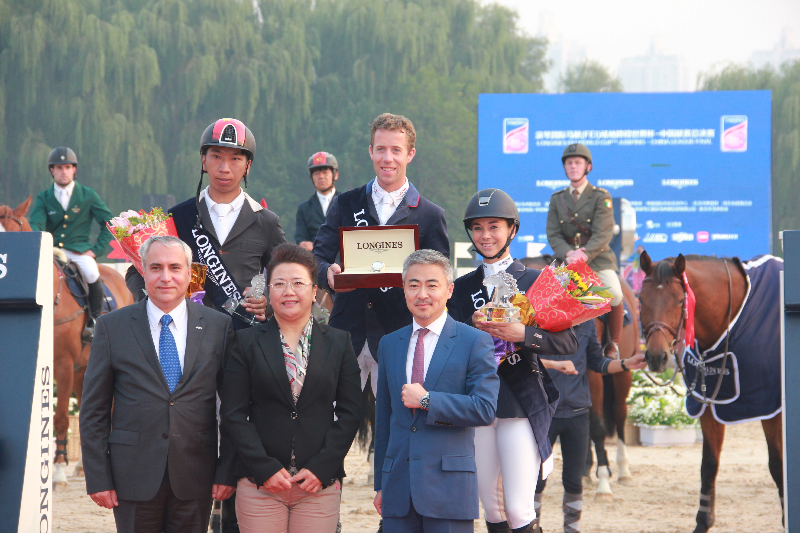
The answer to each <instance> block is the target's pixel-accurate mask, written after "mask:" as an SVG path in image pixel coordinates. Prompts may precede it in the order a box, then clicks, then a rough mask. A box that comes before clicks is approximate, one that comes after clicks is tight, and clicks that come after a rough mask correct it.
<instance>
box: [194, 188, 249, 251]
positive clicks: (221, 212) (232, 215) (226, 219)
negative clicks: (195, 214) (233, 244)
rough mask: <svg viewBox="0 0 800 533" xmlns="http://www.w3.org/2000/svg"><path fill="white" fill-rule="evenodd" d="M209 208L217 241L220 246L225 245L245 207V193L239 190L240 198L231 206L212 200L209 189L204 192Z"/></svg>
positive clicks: (230, 204)
mask: <svg viewBox="0 0 800 533" xmlns="http://www.w3.org/2000/svg"><path fill="white" fill-rule="evenodd" d="M203 193H204V195H205V199H206V205H207V206H208V214H209V215H210V218H211V223H212V224H213V225H214V232H215V233H216V234H217V240H218V241H219V243H220V245H222V244H225V240H226V239H227V238H228V234H229V233H230V232H231V229H232V228H233V225H234V224H235V223H236V219H237V218H238V217H239V213H240V212H241V211H242V206H243V205H244V200H245V195H244V191H243V190H242V189H241V188H239V196H237V197H236V198H235V199H234V200H233V201H232V202H231V203H229V204H218V203H217V202H215V201H214V200H212V199H211V195H210V194H208V187H206V188H205V190H204V191H203Z"/></svg>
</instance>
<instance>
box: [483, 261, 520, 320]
mask: <svg viewBox="0 0 800 533" xmlns="http://www.w3.org/2000/svg"><path fill="white" fill-rule="evenodd" d="M483 284H484V285H486V286H487V287H494V292H493V293H492V301H491V302H489V303H488V304H486V305H484V306H483V307H482V308H481V313H483V314H484V315H486V321H487V322H521V321H522V318H521V317H520V310H519V307H515V306H514V304H512V303H511V298H512V297H513V296H514V295H515V294H517V293H518V292H519V290H518V289H517V280H515V279H514V276H512V275H511V274H509V273H508V272H498V273H497V274H492V275H491V276H488V277H487V278H486V279H484V280H483Z"/></svg>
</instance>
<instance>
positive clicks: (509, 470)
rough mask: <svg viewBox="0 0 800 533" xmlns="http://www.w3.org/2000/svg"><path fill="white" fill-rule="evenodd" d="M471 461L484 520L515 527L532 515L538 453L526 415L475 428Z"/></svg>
mask: <svg viewBox="0 0 800 533" xmlns="http://www.w3.org/2000/svg"><path fill="white" fill-rule="evenodd" d="M475 462H476V464H477V467H478V494H479V495H480V498H481V503H482V504H483V510H484V514H485V516H486V520H487V521H489V522H492V523H495V524H496V523H499V522H508V525H509V526H510V527H511V529H516V528H520V527H524V526H527V525H528V524H530V523H531V522H533V521H534V520H535V519H536V511H535V510H534V505H533V500H534V495H535V493H536V482H537V481H538V479H539V467H540V466H541V457H539V448H538V447H537V446H536V439H535V438H534V436H533V430H532V429H531V424H530V422H529V421H528V419H527V418H495V419H494V422H492V425H490V426H485V427H477V428H475ZM550 463H551V464H552V458H551V459H550ZM551 469H552V468H551ZM542 473H543V475H545V476H544V477H546V474H549V473H550V472H549V471H543V472H542Z"/></svg>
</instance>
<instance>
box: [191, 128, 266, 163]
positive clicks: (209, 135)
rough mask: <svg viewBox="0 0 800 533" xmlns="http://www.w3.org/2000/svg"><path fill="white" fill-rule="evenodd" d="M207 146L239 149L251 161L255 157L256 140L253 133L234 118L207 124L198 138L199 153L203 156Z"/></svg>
mask: <svg viewBox="0 0 800 533" xmlns="http://www.w3.org/2000/svg"><path fill="white" fill-rule="evenodd" d="M209 146H225V147H228V148H239V149H241V150H242V151H244V152H245V153H246V154H247V155H248V158H249V159H250V160H251V161H252V160H253V158H254V157H255V155H256V138H255V137H254V136H253V132H251V131H250V128H248V127H247V126H245V125H244V123H243V122H242V121H241V120H236V119H235V118H221V119H219V120H217V121H215V122H212V123H211V124H209V126H208V127H207V128H206V129H205V131H203V135H202V136H200V153H201V154H204V155H205V153H206V150H208V147H209Z"/></svg>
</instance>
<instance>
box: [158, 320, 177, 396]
mask: <svg viewBox="0 0 800 533" xmlns="http://www.w3.org/2000/svg"><path fill="white" fill-rule="evenodd" d="M170 322H172V317H171V316H169V315H164V316H162V317H161V335H160V336H159V338H158V358H159V359H160V360H161V371H162V372H164V377H165V378H167V385H169V393H170V394H172V393H173V392H175V387H176V386H177V385H178V381H180V379H181V375H182V373H181V360H180V359H179V358H178V347H177V346H176V345H175V337H173V336H172V332H171V331H170V330H169V324H170Z"/></svg>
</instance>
